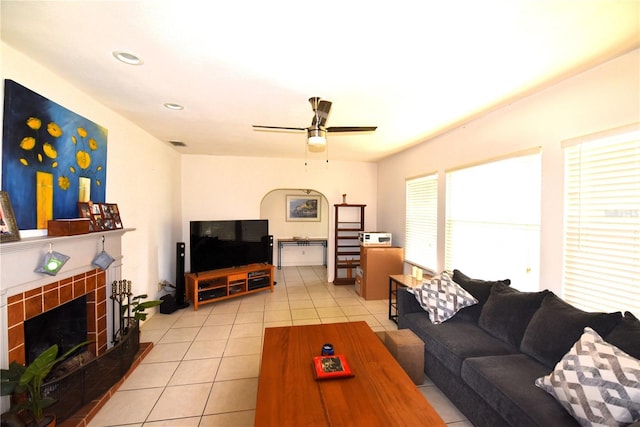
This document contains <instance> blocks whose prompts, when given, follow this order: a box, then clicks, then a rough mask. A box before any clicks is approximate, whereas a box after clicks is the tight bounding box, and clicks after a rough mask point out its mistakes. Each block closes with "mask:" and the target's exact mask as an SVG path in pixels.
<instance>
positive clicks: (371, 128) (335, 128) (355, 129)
mask: <svg viewBox="0 0 640 427" xmlns="http://www.w3.org/2000/svg"><path fill="white" fill-rule="evenodd" d="M377 128H378V127H377V126H331V127H328V128H327V132H373V131H374V130H376V129H377Z"/></svg>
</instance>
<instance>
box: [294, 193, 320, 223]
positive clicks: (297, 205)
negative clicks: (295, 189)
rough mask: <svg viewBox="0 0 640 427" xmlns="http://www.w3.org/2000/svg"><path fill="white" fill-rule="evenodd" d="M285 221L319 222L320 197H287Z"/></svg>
mask: <svg viewBox="0 0 640 427" xmlns="http://www.w3.org/2000/svg"><path fill="white" fill-rule="evenodd" d="M286 209H287V221H307V222H313V221H320V196H287V206H286Z"/></svg>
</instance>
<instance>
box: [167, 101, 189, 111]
mask: <svg viewBox="0 0 640 427" xmlns="http://www.w3.org/2000/svg"><path fill="white" fill-rule="evenodd" d="M163 105H164V106H165V108H168V109H169V110H184V107H183V106H182V105H180V104H175V103H173V102H165V103H164V104H163Z"/></svg>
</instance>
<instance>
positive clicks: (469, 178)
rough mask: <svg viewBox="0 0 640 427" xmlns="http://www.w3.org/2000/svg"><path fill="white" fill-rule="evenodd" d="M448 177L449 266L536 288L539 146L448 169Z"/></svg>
mask: <svg viewBox="0 0 640 427" xmlns="http://www.w3.org/2000/svg"><path fill="white" fill-rule="evenodd" d="M446 179H447V181H446V183H447V194H446V196H447V209H446V221H445V233H446V234H445V263H444V267H445V269H446V270H453V269H458V270H461V271H463V272H464V273H465V274H468V275H470V276H472V277H479V278H484V279H491V280H497V279H507V278H509V279H511V282H512V286H513V287H515V288H517V289H519V290H522V291H534V290H537V289H538V287H539V269H540V267H539V266H540V255H539V254H540V195H541V189H540V185H541V163H540V153H539V150H536V151H535V154H530V153H529V152H527V153H526V154H522V155H517V156H514V157H509V158H505V159H501V160H497V161H492V162H488V163H484V164H480V165H474V166H471V167H467V168H464V169H457V170H454V171H449V172H447V177H446Z"/></svg>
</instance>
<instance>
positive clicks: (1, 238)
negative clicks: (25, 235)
mask: <svg viewBox="0 0 640 427" xmlns="http://www.w3.org/2000/svg"><path fill="white" fill-rule="evenodd" d="M17 240H20V230H18V224H16V217H15V215H14V214H13V208H12V207H11V200H9V193H7V192H6V191H0V243H4V242H15V241H17Z"/></svg>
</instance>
